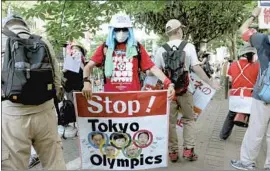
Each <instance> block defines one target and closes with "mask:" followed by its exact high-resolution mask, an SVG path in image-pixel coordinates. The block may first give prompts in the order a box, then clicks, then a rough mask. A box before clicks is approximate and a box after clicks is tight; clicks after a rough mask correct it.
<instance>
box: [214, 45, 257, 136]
mask: <svg viewBox="0 0 270 171" xmlns="http://www.w3.org/2000/svg"><path fill="white" fill-rule="evenodd" d="M256 53H257V52H256V49H255V48H253V47H251V46H250V45H249V44H245V45H244V46H243V47H241V48H240V49H239V53H238V55H239V57H240V59H239V60H238V61H235V62H233V63H232V64H231V65H230V67H229V70H228V76H229V77H230V79H231V82H232V87H231V89H230V98H229V113H228V115H227V117H226V119H225V121H224V124H223V127H222V129H221V132H220V136H219V137H220V139H222V140H226V139H227V138H228V137H229V136H230V134H231V132H232V129H233V127H234V121H235V117H236V115H237V114H238V115H241V114H244V115H243V116H244V117H243V119H244V120H243V121H244V122H248V117H249V114H250V110H251V102H252V91H253V87H254V85H255V83H256V80H257V75H258V73H259V67H260V65H259V63H258V62H254V56H255V55H256ZM243 124H246V123H243ZM243 126H247V125H243Z"/></svg>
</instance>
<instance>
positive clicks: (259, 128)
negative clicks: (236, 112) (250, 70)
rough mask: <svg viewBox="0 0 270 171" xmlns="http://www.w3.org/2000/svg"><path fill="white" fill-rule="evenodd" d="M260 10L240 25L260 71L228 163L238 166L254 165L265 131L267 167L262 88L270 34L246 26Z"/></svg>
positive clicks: (268, 121) (269, 122)
mask: <svg viewBox="0 0 270 171" xmlns="http://www.w3.org/2000/svg"><path fill="white" fill-rule="evenodd" d="M260 12H261V9H260V8H255V9H254V10H253V11H252V14H251V16H250V17H249V18H248V19H247V20H246V21H245V22H244V23H243V25H242V26H241V27H240V32H241V34H242V39H243V40H244V41H247V42H250V44H251V46H253V47H255V48H256V50H257V52H258V60H259V62H260V72H259V74H258V78H257V82H256V84H255V86H254V88H253V99H252V106H251V112H250V122H249V127H248V129H247V131H246V134H245V136H244V139H243V142H242V146H241V151H240V160H232V161H231V165H232V166H233V167H234V168H236V169H240V170H253V169H256V163H255V161H256V158H257V157H258V155H259V152H260V148H261V146H262V143H263V138H264V136H265V135H266V143H267V151H266V160H265V164H264V168H265V169H267V170H270V115H269V114H270V104H269V102H267V101H266V99H267V98H266V97H268V98H269V90H268V91H266V92H265V94H263V92H262V90H263V89H262V88H264V87H267V86H268V88H269V84H270V81H269V77H270V72H269V71H270V69H269V68H270V65H269V63H270V35H267V34H263V33H258V32H257V31H256V30H255V29H250V28H249V27H250V26H251V24H252V22H253V21H254V20H255V19H256V18H257V17H258V16H259V14H260ZM262 79H264V80H262ZM267 93H268V94H267Z"/></svg>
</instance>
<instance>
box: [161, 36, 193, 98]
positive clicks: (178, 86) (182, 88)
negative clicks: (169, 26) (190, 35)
mask: <svg viewBox="0 0 270 171" xmlns="http://www.w3.org/2000/svg"><path fill="white" fill-rule="evenodd" d="M186 45H187V42H186V41H182V42H181V44H180V45H179V47H176V46H174V47H172V48H171V47H170V46H169V45H168V44H167V43H166V44H164V45H163V46H162V47H163V48H164V49H165V50H166V52H164V53H163V54H162V55H163V60H164V63H165V68H164V73H165V75H166V76H167V77H168V78H169V79H170V80H171V81H172V82H173V83H174V85H175V94H176V95H178V96H181V95H182V94H184V93H186V92H187V90H188V85H189V72H188V71H185V70H184V69H185V61H186V53H185V51H183V50H184V48H185V46H186Z"/></svg>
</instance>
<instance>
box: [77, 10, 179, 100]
mask: <svg viewBox="0 0 270 171" xmlns="http://www.w3.org/2000/svg"><path fill="white" fill-rule="evenodd" d="M94 66H103V67H104V76H105V78H106V79H104V91H105V92H108V91H109V92H120V91H121V92H123V91H139V90H141V83H140V71H146V70H150V71H151V72H152V73H153V74H154V75H155V76H156V77H158V78H159V79H160V80H161V81H162V82H163V83H164V85H165V87H166V88H167V89H168V97H169V98H170V99H172V98H173V96H174V87H173V84H171V81H170V80H169V79H168V78H167V77H166V76H165V75H164V74H163V72H162V71H161V70H160V69H158V68H157V67H156V66H155V65H154V63H153V62H152V61H151V59H150V57H149V55H148V54H147V52H146V51H145V49H144V47H143V46H142V45H141V44H140V43H137V41H136V40H135V37H134V33H133V28H132V23H131V20H130V18H129V16H127V15H115V16H113V17H112V20H111V23H110V26H109V34H108V37H107V40H106V42H105V43H104V44H102V45H100V46H99V47H98V48H97V50H96V52H95V54H94V55H93V56H92V57H91V60H90V61H89V63H88V64H87V65H86V66H85V68H84V74H83V75H84V88H83V90H82V92H83V95H84V96H85V97H86V98H87V99H90V98H91V96H92V89H91V87H92V86H91V81H90V80H89V77H90V72H91V70H92V69H93V67H94Z"/></svg>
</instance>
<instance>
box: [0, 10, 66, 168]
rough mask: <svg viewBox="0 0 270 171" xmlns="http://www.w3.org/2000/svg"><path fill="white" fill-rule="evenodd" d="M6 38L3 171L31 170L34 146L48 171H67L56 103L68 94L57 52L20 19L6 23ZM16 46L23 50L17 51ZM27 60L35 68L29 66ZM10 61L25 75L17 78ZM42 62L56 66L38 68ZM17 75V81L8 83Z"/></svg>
mask: <svg viewBox="0 0 270 171" xmlns="http://www.w3.org/2000/svg"><path fill="white" fill-rule="evenodd" d="M2 33H3V34H2V55H3V54H4V59H2V60H4V61H3V65H2V79H1V82H2V159H1V160H2V169H3V170H9V169H15V170H25V169H28V164H29V163H28V162H29V158H30V154H31V146H33V147H34V149H35V150H36V152H37V155H38V156H39V158H40V162H41V165H42V167H43V168H44V169H51V170H65V169H66V165H65V161H64V158H63V151H62V142H61V139H60V137H59V136H58V133H57V119H56V111H55V107H54V101H53V98H54V96H55V93H56V95H57V97H58V99H61V94H62V93H61V91H60V75H59V71H58V66H57V60H56V57H55V53H54V51H53V48H52V46H51V44H50V43H49V42H48V41H47V40H45V39H44V38H41V37H39V36H34V35H31V33H30V30H29V27H28V26H27V24H26V22H25V21H24V20H23V19H22V18H21V17H18V16H14V15H13V16H10V17H8V18H7V19H6V20H5V22H4V24H3V32H2ZM18 41H19V42H20V43H18ZM26 41H27V45H26V44H25V42H26ZM16 42H17V43H16ZM12 43H14V44H17V45H16V46H14V47H15V48H14V49H13V48H12V47H13V46H12ZM5 45H7V46H5ZM31 48H35V49H36V50H37V51H30V50H31ZM11 51H14V53H9V52H11ZM30 52H31V53H30ZM36 52H38V53H36ZM48 52H49V53H48ZM26 56H27V58H28V59H29V63H25V60H26V59H25V58H26ZM32 58H35V60H31V59H32ZM9 59H16V61H19V62H24V63H25V65H16V67H21V68H19V69H21V70H16V74H14V73H15V71H14V70H15V68H14V67H13V66H14V64H15V61H14V60H9ZM42 59H43V60H42ZM38 60H41V62H44V61H50V62H51V63H48V62H47V63H46V65H44V64H43V63H41V64H42V65H36V64H35V63H34V62H35V61H38ZM8 64H13V65H8ZM48 64H49V65H48ZM28 66H31V68H30V69H27V68H28ZM37 66H40V67H39V68H36V67H37ZM32 69H33V70H32ZM12 73H13V77H12V79H8V78H9V77H8V76H9V75H11V74H12ZM7 87H9V89H7ZM45 87H46V88H45ZM54 87H55V88H54ZM55 90H56V92H55Z"/></svg>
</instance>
